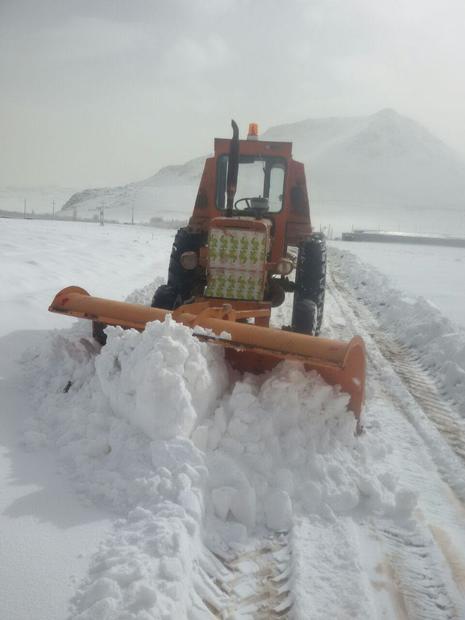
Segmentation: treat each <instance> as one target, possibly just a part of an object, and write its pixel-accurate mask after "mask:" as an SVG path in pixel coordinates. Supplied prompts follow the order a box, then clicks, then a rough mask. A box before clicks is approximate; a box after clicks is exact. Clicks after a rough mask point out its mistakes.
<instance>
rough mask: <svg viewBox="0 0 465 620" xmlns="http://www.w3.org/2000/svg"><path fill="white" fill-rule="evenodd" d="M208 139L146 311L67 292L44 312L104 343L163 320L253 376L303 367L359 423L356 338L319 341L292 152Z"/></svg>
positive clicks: (309, 243)
mask: <svg viewBox="0 0 465 620" xmlns="http://www.w3.org/2000/svg"><path fill="white" fill-rule="evenodd" d="M232 127H233V137H232V139H218V138H217V139H215V153H214V156H213V157H210V158H208V159H207V160H206V162H205V168H204V171H203V175H202V179H201V181H200V186H199V189H198V193H197V198H196V201H195V205H194V212H193V214H192V217H191V218H190V220H189V224H188V226H187V227H184V228H181V229H180V230H179V231H178V232H177V234H176V237H175V240H174V244H173V249H172V252H171V258H170V264H169V271H168V279H167V283H166V284H164V285H162V286H160V287H159V288H158V289H157V290H156V291H155V294H154V296H153V300H152V305H151V307H147V306H142V305H137V304H127V303H123V302H117V301H110V300H106V299H101V298H97V297H92V296H90V295H89V294H88V293H87V292H86V291H85V290H84V289H81V288H79V287H75V286H71V287H68V288H66V289H64V290H62V291H60V292H59V293H58V294H57V295H56V297H55V298H54V300H53V302H52V304H51V306H50V308H49V310H50V311H52V312H59V313H62V314H69V315H72V316H76V317H79V318H86V319H90V320H92V321H93V326H94V327H93V334H94V337H95V338H96V339H97V340H99V341H100V342H101V343H102V344H103V343H104V342H105V333H104V331H103V329H104V327H105V326H106V325H120V326H122V327H124V328H135V329H138V330H143V329H144V327H145V325H146V323H147V322H149V321H154V320H159V321H163V320H164V319H165V317H166V315H167V314H172V316H173V318H174V319H175V320H176V321H178V322H180V323H183V324H185V325H188V326H190V327H192V328H193V335H194V336H196V337H198V338H201V339H202V340H206V341H209V342H212V343H214V344H219V345H222V346H223V347H225V350H226V357H227V359H228V360H229V362H230V363H231V364H232V365H233V366H234V367H235V368H237V369H239V370H241V371H248V372H254V373H260V372H264V371H266V370H269V369H271V368H273V367H274V366H275V365H276V364H277V363H279V362H280V361H282V360H289V359H290V360H296V361H299V362H302V363H303V364H304V366H305V368H306V369H308V370H316V371H317V372H318V373H319V374H320V375H321V376H322V377H323V378H324V379H325V380H326V381H327V382H328V383H329V384H331V385H340V386H341V389H342V390H343V391H345V392H347V393H348V394H349V395H350V403H349V407H350V409H351V410H352V411H353V413H354V414H355V417H356V418H357V421H358V420H359V417H360V413H361V409H362V404H363V399H364V387H365V349H364V345H363V341H362V340H361V338H359V337H357V336H355V337H354V338H352V340H351V341H350V342H348V343H346V342H340V341H336V340H330V339H325V338H321V337H319V336H318V334H319V331H320V327H321V322H322V318H323V304H324V294H325V275H326V274H325V272H326V247H325V240H324V237H323V235H321V234H320V233H315V232H313V230H312V227H311V222H310V212H309V203H308V195H307V187H306V180H305V170H304V166H303V164H301V163H299V162H296V161H294V160H293V159H292V144H291V143H290V142H270V141H261V140H258V136H257V126H256V125H255V124H251V125H250V128H249V135H248V137H247V140H240V139H239V130H238V127H237V125H236V123H235V122H234V121H232ZM286 293H291V294H293V308H292V319H291V325H290V326H287V327H285V328H283V329H277V328H272V327H269V322H270V315H271V308H272V307H276V306H279V305H281V304H282V303H283V302H284V300H285V295H286Z"/></svg>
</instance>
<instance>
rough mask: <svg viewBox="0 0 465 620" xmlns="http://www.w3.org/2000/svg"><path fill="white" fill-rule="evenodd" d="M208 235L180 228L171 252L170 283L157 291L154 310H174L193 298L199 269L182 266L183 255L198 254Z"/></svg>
mask: <svg viewBox="0 0 465 620" xmlns="http://www.w3.org/2000/svg"><path fill="white" fill-rule="evenodd" d="M205 242H206V233H196V232H192V231H191V230H190V228H188V227H186V228H180V229H179V230H178V232H177V233H176V236H175V238H174V242H173V248H172V250H171V256H170V264H169V268H168V283H167V284H162V286H160V287H158V289H157V290H156V291H155V294H154V296H153V299H152V304H151V305H152V308H155V307H157V308H164V309H165V310H173V309H175V308H177V307H178V306H180V305H182V304H183V303H185V302H186V301H187V300H188V299H190V298H191V297H192V291H193V289H194V287H195V285H196V284H197V280H198V276H197V269H184V267H183V266H182V265H181V261H180V259H181V254H183V253H184V252H189V251H190V252H192V251H193V252H198V250H199V249H200V248H201V247H202V246H203V245H205Z"/></svg>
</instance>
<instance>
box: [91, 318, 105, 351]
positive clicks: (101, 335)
mask: <svg viewBox="0 0 465 620" xmlns="http://www.w3.org/2000/svg"><path fill="white" fill-rule="evenodd" d="M105 327H106V324H105V323H100V321H92V337H93V339H94V340H96V341H97V342H98V343H99V344H101V345H102V347H103V346H104V345H105V344H106V342H107V335H106V333H105V332H104V331H103V330H104V329H105Z"/></svg>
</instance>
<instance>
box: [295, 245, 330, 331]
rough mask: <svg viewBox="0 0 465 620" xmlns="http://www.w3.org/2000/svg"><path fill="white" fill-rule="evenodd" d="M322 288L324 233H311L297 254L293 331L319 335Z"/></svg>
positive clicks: (323, 298)
mask: <svg viewBox="0 0 465 620" xmlns="http://www.w3.org/2000/svg"><path fill="white" fill-rule="evenodd" d="M325 286H326V240H325V237H324V235H323V234H321V233H313V234H312V236H311V237H310V238H309V239H306V240H305V241H303V242H302V243H301V244H300V246H299V253H298V255H297V266H296V275H295V291H294V306H293V310H292V329H293V330H294V331H296V332H299V333H303V334H310V335H311V336H318V335H319V333H320V330H321V323H322V321H323V308H324V301H325ZM312 308H313V309H312ZM315 315H316V316H315ZM312 317H313V318H312Z"/></svg>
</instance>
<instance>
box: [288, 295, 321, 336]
mask: <svg viewBox="0 0 465 620" xmlns="http://www.w3.org/2000/svg"><path fill="white" fill-rule="evenodd" d="M317 320H318V309H317V307H316V304H315V303H314V302H313V301H310V299H299V300H297V301H296V302H295V303H294V308H293V311H292V330H293V331H295V332H298V333H299V334H311V335H312V336H313V335H315V332H316V325H317Z"/></svg>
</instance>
